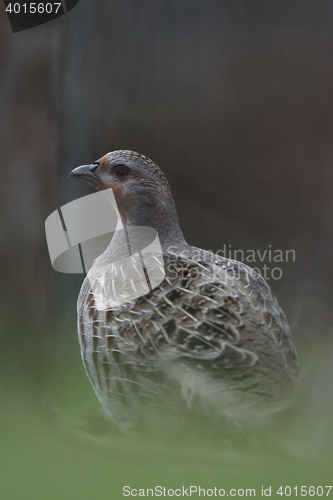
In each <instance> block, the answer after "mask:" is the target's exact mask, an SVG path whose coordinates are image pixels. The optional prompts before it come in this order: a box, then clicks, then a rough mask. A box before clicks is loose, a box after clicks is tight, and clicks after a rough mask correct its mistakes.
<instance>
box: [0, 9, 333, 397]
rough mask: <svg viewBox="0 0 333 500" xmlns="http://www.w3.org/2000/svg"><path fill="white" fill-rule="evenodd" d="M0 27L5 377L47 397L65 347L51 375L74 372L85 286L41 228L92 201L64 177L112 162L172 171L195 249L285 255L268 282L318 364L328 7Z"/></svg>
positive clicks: (327, 259) (326, 223)
mask: <svg viewBox="0 0 333 500" xmlns="http://www.w3.org/2000/svg"><path fill="white" fill-rule="evenodd" d="M0 13H1V14H0V15H1V27H0V71H1V88H0V109H1V113H0V131H1V132H0V133H1V148H0V159H1V160H0V161H1V181H0V203H1V221H2V230H1V235H0V241H1V261H0V266H1V277H2V286H1V292H2V298H1V307H2V312H1V315H2V316H1V318H2V319H1V323H2V326H3V331H4V332H5V334H6V335H3V336H2V337H3V340H2V352H3V353H5V354H6V362H7V365H8V364H10V363H12V366H13V367H17V366H20V369H22V370H23V371H24V370H25V369H26V370H27V371H28V372H29V373H30V376H31V377H33V378H34V379H35V383H36V384H37V383H40V384H42V382H41V380H43V378H44V377H43V374H44V373H45V370H46V368H47V366H48V365H49V364H50V362H51V361H50V359H51V356H50V354H51V353H52V352H53V349H55V348H56V346H57V345H58V344H59V345H60V346H61V347H60V349H59V356H58V357H59V359H58V365H57V367H58V368H59V366H60V367H63V366H70V365H71V363H72V362H73V356H75V359H76V360H77V362H79V353H78V345H77V340H76V319H75V316H76V312H75V306H76V297H77V295H78V291H79V287H80V283H81V281H82V279H83V277H82V276H71V275H61V274H57V273H56V272H55V271H53V270H52V268H51V264H50V261H49V256H48V251H47V246H46V241H45V234H44V221H45V219H46V217H47V216H48V215H49V214H50V213H51V212H52V211H53V210H55V209H56V208H57V207H59V206H60V205H62V204H64V203H66V202H69V201H71V200H73V199H75V198H77V197H79V196H83V195H84V194H87V193H89V192H90V188H89V187H88V186H85V185H84V183H80V182H79V181H77V180H75V179H68V178H67V175H68V173H69V171H70V170H71V169H72V168H74V167H75V166H77V165H80V164H83V163H88V162H91V161H93V160H95V159H97V158H99V157H100V156H102V155H103V154H105V153H106V152H108V151H112V150H115V149H132V150H136V151H139V152H141V153H144V154H145V155H147V156H149V157H151V158H152V159H153V160H154V161H155V162H156V163H157V164H158V165H159V166H160V167H161V168H162V169H163V170H164V171H165V173H166V175H167V177H168V179H169V181H170V184H171V187H172V190H173V193H174V197H175V201H176V204H177V207H178V210H179V215H180V221H181V226H182V229H183V231H184V234H185V237H186V238H187V240H188V242H189V243H191V244H194V245H196V246H199V247H202V248H207V249H211V250H215V251H216V250H218V249H222V248H223V245H224V244H226V245H232V248H233V249H243V250H247V249H254V250H257V249H258V250H260V251H264V250H265V249H268V247H269V245H271V246H272V249H280V250H282V251H285V250H289V249H293V250H295V253H296V261H295V262H289V263H282V264H281V265H280V264H278V265H279V266H280V267H281V268H282V270H283V277H282V279H280V280H270V281H269V284H270V286H271V287H272V288H273V291H274V292H275V293H276V295H277V297H278V300H279V302H280V303H281V305H282V306H283V308H284V309H285V311H286V313H287V317H288V319H289V322H290V324H291V327H292V331H293V335H294V338H295V342H296V345H297V347H298V349H299V351H300V352H302V350H303V351H306V350H307V349H308V350H311V349H313V348H315V347H316V346H318V344H321V345H322V346H324V348H325V345H327V343H328V344H329V343H330V342H331V335H332V316H333V314H332V299H333V287H332V278H333V266H332V255H331V253H332V236H333V200H332V190H333V168H332V163H333V141H332V138H333V29H332V26H333V3H332V1H331V0H320V1H316V2H314V1H313V0H289V1H288V2H285V1H282V0H270V1H269V2H268V1H267V0H141V1H140V2H138V1H137V0H112V1H109V0H108V1H106V0H105V1H102V0H98V1H93V0H80V3H79V5H78V6H77V7H75V9H73V10H72V11H71V12H70V13H68V14H67V15H65V16H63V17H62V18H59V19H57V20H55V21H53V22H51V23H49V24H45V25H43V26H40V27H37V28H34V29H31V30H27V31H24V32H21V33H16V34H15V35H13V34H12V33H11V31H10V26H9V22H8V20H7V18H6V16H5V11H4V6H3V5H1V6H0ZM267 265H270V264H269V263H267ZM253 266H254V267H257V266H256V265H255V264H253ZM274 266H275V265H273V267H274ZM7 365H6V366H7ZM55 372H56V373H57V375H56V376H57V377H59V376H60V377H61V375H59V372H60V369H56V370H55ZM31 373H32V375H31ZM5 376H6V374H5ZM80 376H82V378H84V377H85V375H84V373H83V370H82V373H80ZM330 377H331V375H330ZM326 379H327V380H328V378H327V377H326ZM326 379H325V380H326ZM329 380H331V378H329ZM63 382H64V385H66V377H65V376H63ZM85 388H86V389H87V390H90V389H89V388H88V383H87V385H86V386H85Z"/></svg>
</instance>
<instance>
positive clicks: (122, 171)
mask: <svg viewBox="0 0 333 500" xmlns="http://www.w3.org/2000/svg"><path fill="white" fill-rule="evenodd" d="M129 172H130V171H129V168H128V167H125V166H124V165H118V167H116V168H115V170H114V173H115V174H116V176H117V177H126V175H128V174H129Z"/></svg>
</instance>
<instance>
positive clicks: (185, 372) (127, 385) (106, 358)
mask: <svg viewBox="0 0 333 500" xmlns="http://www.w3.org/2000/svg"><path fill="white" fill-rule="evenodd" d="M164 264H165V270H166V276H165V279H164V281H163V282H162V283H161V285H160V286H158V287H157V288H156V289H155V290H153V291H151V292H149V293H148V294H146V295H144V296H142V297H139V298H138V299H136V300H134V301H130V302H127V303H125V304H122V305H120V306H117V307H114V308H110V309H108V310H98V309H97V307H96V301H95V298H94V292H93V290H92V289H91V286H90V285H91V284H90V283H89V281H88V280H86V281H85V283H84V285H83V287H82V290H81V293H80V296H79V300H78V328H79V339H80V345H81V353H82V358H83V362H84V366H85V369H86V372H87V374H88V377H89V379H90V381H91V383H92V385H93V388H94V390H95V392H96V395H97V397H98V399H99V401H100V403H101V404H102V406H103V407H104V409H105V410H106V412H108V413H109V415H110V416H111V418H112V419H113V420H114V421H115V422H116V423H118V425H120V426H123V425H125V424H124V423H125V422H126V423H128V425H130V422H132V421H133V419H134V416H135V415H136V414H137V408H138V407H140V406H141V405H147V404H151V405H153V406H156V407H158V406H162V407H163V406H164V405H165V406H168V407H170V406H174V407H175V408H177V407H180V406H182V405H186V406H187V407H188V408H190V409H192V410H193V411H196V412H200V413H204V414H206V415H208V416H214V417H215V418H219V416H221V415H229V416H234V415H235V416H239V415H243V414H244V413H249V414H250V413H251V414H257V413H259V414H260V413H267V412H272V411H275V410H278V409H280V408H283V407H284V406H285V405H287V404H288V401H289V398H290V389H291V387H292V381H293V380H294V378H295V377H296V375H297V373H298V359H297V354H296V351H295V348H294V345H293V342H292V339H291V335H290V331H289V327H288V323H287V320H286V318H285V315H284V314H283V312H282V310H281V308H280V307H279V305H278V303H277V300H276V298H275V297H274V295H273V294H272V292H271V290H270V288H269V286H268V285H267V283H266V282H265V281H264V279H263V278H262V277H261V276H260V275H258V274H257V273H255V272H254V271H253V270H251V269H250V268H249V267H247V266H245V265H244V264H241V263H239V262H236V261H232V260H228V259H225V258H221V257H218V256H216V255H213V254H211V253H208V252H204V251H202V250H198V249H196V248H194V247H191V246H188V245H184V247H183V248H181V249H178V251H177V252H164Z"/></svg>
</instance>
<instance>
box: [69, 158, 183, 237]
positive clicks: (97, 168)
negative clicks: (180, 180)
mask: <svg viewBox="0 0 333 500" xmlns="http://www.w3.org/2000/svg"><path fill="white" fill-rule="evenodd" d="M69 176H70V177H78V178H81V179H85V180H87V181H88V183H89V184H90V185H91V186H92V187H94V188H95V189H97V191H101V190H103V189H110V188H112V190H113V193H114V196H115V199H116V202H117V205H118V209H119V213H120V215H121V218H122V222H123V224H125V225H136V226H150V227H153V228H154V229H156V230H157V231H158V233H159V234H160V236H161V233H167V232H169V233H170V231H173V232H174V231H175V230H176V231H178V232H180V234H181V231H180V229H179V225H178V217H177V212H176V208H175V205H174V201H173V198H172V194H171V191H170V187H169V183H168V181H167V179H166V177H165V175H164V173H163V172H162V170H161V169H160V168H159V167H158V166H157V165H156V164H155V163H154V162H153V161H152V160H150V159H149V158H147V157H146V156H144V155H142V154H140V153H136V152H133V151H127V150H120V151H113V152H111V153H107V154H106V155H104V156H102V158H100V159H99V160H97V161H95V162H93V163H91V164H90V165H82V166H80V167H77V168H75V169H74V170H72V171H71V173H70V174H69Z"/></svg>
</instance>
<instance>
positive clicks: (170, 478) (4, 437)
mask: <svg viewBox="0 0 333 500" xmlns="http://www.w3.org/2000/svg"><path fill="white" fill-rule="evenodd" d="M53 328H54V335H47V336H45V338H41V337H38V339H35V343H33V347H31V345H30V344H31V343H30V342H29V330H27V332H26V335H27V337H26V340H25V341H24V340H22V336H20V341H21V342H20V344H19V345H18V344H17V343H15V335H12V339H11V340H10V341H8V342H7V344H6V346H5V348H6V358H5V359H4V361H3V362H2V365H1V387H0V391H1V399H2V411H1V416H0V422H1V431H0V432H1V452H0V471H1V472H0V475H1V481H0V498H1V499H6V500H7V499H11V500H18V499H19V500H21V499H22V500H30V499H31V500H32V499H33V500H39V499H43V500H44V499H46V498H47V499H51V500H52V499H67V498H70V499H73V500H75V499H78V500H79V499H80V500H85V499H91V498H99V499H101V500H104V499H118V498H123V496H122V487H123V486H124V485H129V486H131V487H132V488H153V487H154V486H157V485H161V486H165V487H167V488H179V487H182V486H183V485H184V486H186V487H189V486H190V485H197V486H199V485H200V486H201V487H205V488H214V487H215V486H216V487H217V488H225V489H226V490H227V489H230V488H236V489H238V488H243V489H246V488H256V493H257V494H256V496H260V492H261V487H262V486H264V487H265V488H267V487H269V486H272V491H273V492H274V491H276V490H277V489H278V487H279V486H281V485H282V486H287V485H289V486H291V487H294V486H298V487H300V486H302V485H307V486H311V485H313V486H318V485H329V484H332V480H333V478H332V465H333V451H332V450H333V432H332V431H333V425H332V415H333V411H332V410H333V403H332V399H333V398H332V395H333V388H332V387H333V383H332V382H333V369H332V359H333V356H332V343H331V344H330V345H329V346H327V343H326V344H325V345H323V344H321V345H317V344H316V343H315V342H314V343H313V345H307V346H306V349H304V350H303V352H301V353H300V354H301V363H302V374H301V378H300V380H299V383H298V385H297V387H296V396H295V403H294V405H293V406H292V407H291V408H290V409H288V410H287V411H285V412H283V413H281V414H279V415H277V416H276V417H275V418H274V419H273V420H272V421H270V422H269V423H267V424H265V425H261V426H260V427H259V428H258V429H257V430H256V431H254V432H250V433H247V434H244V435H241V436H240V438H238V439H237V440H236V441H235V440H234V439H230V440H228V439H225V436H224V437H221V434H222V433H221V432H220V428H219V426H218V425H217V424H213V423H211V422H209V421H206V420H203V419H197V418H193V421H189V422H187V427H186V429H178V428H177V426H175V425H174V423H172V422H170V420H169V416H168V415H167V414H165V415H164V416H163V415H162V416H161V415H159V416H158V417H157V418H158V419H159V420H158V421H157V423H156V426H155V428H154V429H151V432H149V433H144V434H141V435H140V434H134V435H131V436H124V435H122V434H121V433H120V432H118V431H117V430H116V429H114V428H113V426H112V424H109V423H108V422H107V421H106V420H105V419H103V418H102V412H101V410H100V407H99V403H98V401H97V399H96V398H95V395H94V393H93V391H92V388H91V387H90V384H89V381H88V380H87V378H86V375H85V373H84V370H83V367H82V364H81V359H80V355H79V348H78V344H77V340H76V334H75V329H74V328H73V325H72V324H71V326H70V327H68V326H66V327H64V326H63V325H62V326H61V329H62V331H61V335H59V332H58V335H57V331H58V329H59V328H60V327H59V325H56V324H55V325H54V326H53ZM11 333H13V332H11ZM29 346H30V347H29ZM29 349H30V350H29ZM184 431H186V432H184ZM331 496H333V493H331ZM272 497H273V498H274V497H275V498H281V497H280V496H279V495H276V494H275V495H274V494H272ZM292 497H293V494H292ZM192 498H197V495H192Z"/></svg>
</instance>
